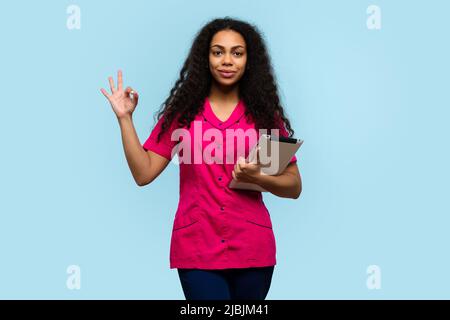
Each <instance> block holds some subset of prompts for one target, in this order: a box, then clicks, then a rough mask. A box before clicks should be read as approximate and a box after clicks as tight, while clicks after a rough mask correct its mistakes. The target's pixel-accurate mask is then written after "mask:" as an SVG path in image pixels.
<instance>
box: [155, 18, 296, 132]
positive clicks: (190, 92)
mask: <svg viewBox="0 0 450 320" xmlns="http://www.w3.org/2000/svg"><path fill="white" fill-rule="evenodd" d="M221 30H234V31H236V32H238V33H240V34H241V35H242V37H243V38H244V40H245V42H246V46H247V65H246V70H245V71H244V74H243V75H242V77H241V79H240V80H239V83H238V85H239V90H238V91H239V98H240V99H242V100H243V101H244V103H245V105H246V109H247V110H246V113H245V114H246V116H248V115H250V116H251V118H252V119H253V121H254V123H255V128H256V130H258V129H267V130H268V132H269V133H270V132H271V131H270V129H281V126H280V125H283V126H284V128H285V129H286V130H287V132H288V134H289V136H290V137H291V136H292V135H293V134H294V130H293V129H292V128H291V124H290V122H289V120H288V119H287V118H286V116H285V112H284V110H283V107H282V106H281V104H280V99H279V96H278V89H277V84H276V81H275V76H274V73H273V69H272V65H271V62H270V58H269V54H268V52H267V48H266V45H265V43H264V40H263V38H262V36H261V33H260V32H259V31H258V28H257V27H256V26H253V25H250V24H248V23H246V22H243V21H240V20H235V19H232V18H229V17H225V18H224V19H214V20H212V21H210V22H208V23H207V24H206V25H205V26H204V27H203V28H202V29H201V30H200V31H199V32H198V33H197V35H196V37H195V39H194V41H193V43H192V47H191V49H190V52H189V55H188V57H187V58H186V60H185V62H184V64H183V67H182V68H181V70H180V74H179V78H178V79H177V81H176V82H175V85H174V86H173V88H172V89H171V90H170V94H169V96H168V97H167V99H166V100H165V101H164V103H163V104H162V105H161V107H160V109H159V111H158V112H157V119H158V120H159V119H160V118H161V116H163V115H164V116H165V119H164V121H163V123H162V127H161V132H160V133H159V134H158V137H157V141H159V140H160V137H161V135H162V134H163V133H164V132H165V131H166V130H167V128H169V127H170V125H171V123H172V121H173V120H174V119H175V118H177V122H178V123H177V127H184V126H187V127H188V128H189V127H190V124H191V122H192V121H193V120H194V118H195V116H196V115H197V114H198V112H200V111H201V109H202V108H203V102H204V99H205V97H207V96H208V94H209V92H210V88H211V82H212V81H213V77H212V75H211V72H210V70H209V49H210V48H209V46H210V42H211V40H212V38H213V36H214V35H215V34H216V33H217V32H219V31H221Z"/></svg>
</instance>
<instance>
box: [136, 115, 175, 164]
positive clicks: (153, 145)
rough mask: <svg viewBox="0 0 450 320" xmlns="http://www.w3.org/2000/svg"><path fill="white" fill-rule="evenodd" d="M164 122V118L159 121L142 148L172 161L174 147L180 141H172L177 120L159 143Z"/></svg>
mask: <svg viewBox="0 0 450 320" xmlns="http://www.w3.org/2000/svg"><path fill="white" fill-rule="evenodd" d="M163 121H164V116H162V117H161V118H160V119H159V120H158V121H157V123H156V125H155V126H154V128H153V130H152V131H151V133H150V135H149V137H148V138H147V140H145V142H144V144H142V147H143V148H144V150H145V151H147V150H151V151H153V152H155V153H157V154H159V155H160V156H163V157H164V158H166V159H168V160H172V157H173V154H172V150H174V147H175V145H176V144H177V142H178V141H172V140H171V136H172V132H173V130H174V129H175V128H176V122H177V120H176V119H174V120H173V121H172V124H171V125H170V127H169V128H168V129H167V130H166V131H165V132H164V133H163V134H162V135H161V138H160V140H159V142H157V138H158V134H159V133H160V132H161V129H162V124H163Z"/></svg>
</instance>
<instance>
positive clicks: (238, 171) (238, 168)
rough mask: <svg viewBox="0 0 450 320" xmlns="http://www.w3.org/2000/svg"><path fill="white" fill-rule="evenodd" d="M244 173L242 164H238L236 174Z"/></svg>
mask: <svg viewBox="0 0 450 320" xmlns="http://www.w3.org/2000/svg"><path fill="white" fill-rule="evenodd" d="M241 172H242V167H241V164H240V163H239V162H238V163H237V164H236V173H239V174H240V173H241Z"/></svg>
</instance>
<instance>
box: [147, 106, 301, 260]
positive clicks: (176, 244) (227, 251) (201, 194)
mask: <svg viewBox="0 0 450 320" xmlns="http://www.w3.org/2000/svg"><path fill="white" fill-rule="evenodd" d="M245 111H246V107H245V104H244V102H243V100H242V99H241V100H240V101H239V103H238V104H237V105H236V106H235V108H234V110H233V112H232V114H231V115H230V117H229V118H228V119H227V120H226V121H221V120H220V119H219V118H218V117H217V116H216V115H215V114H214V112H213V111H212V108H211V105H210V103H209V100H208V98H205V100H204V103H203V107H202V108H201V109H200V111H199V112H198V114H197V115H196V116H195V118H194V120H193V122H192V123H191V125H190V128H189V129H188V128H187V127H184V128H183V130H184V135H179V134H178V136H181V138H179V139H176V138H175V139H174V138H173V137H172V133H174V130H175V129H176V128H177V124H176V119H174V121H173V122H172V124H171V126H170V128H168V130H167V131H166V132H165V133H164V134H163V135H162V136H161V140H160V141H159V142H157V140H156V138H157V135H158V133H159V132H160V131H161V125H162V122H163V119H164V115H163V116H162V117H161V118H160V119H159V120H158V122H157V123H156V125H155V126H154V128H153V130H152V131H151V133H150V136H149V137H148V138H147V140H146V141H145V142H144V144H143V145H142V146H143V148H144V149H145V150H151V151H153V152H155V153H157V154H159V155H161V156H163V157H165V158H166V159H168V160H172V158H173V157H174V156H175V155H177V156H178V159H181V158H180V155H181V156H184V157H185V158H184V159H189V160H190V161H185V162H186V163H183V161H180V160H179V161H178V162H179V169H180V189H179V191H180V194H179V202H178V208H177V211H176V213H175V217H174V221H173V229H172V237H171V243H170V268H171V269H173V268H198V269H226V268H247V267H263V266H272V265H275V264H276V244H275V237H274V232H273V229H272V222H271V219H270V214H269V212H268V210H267V208H266V206H265V204H264V202H263V198H262V194H261V192H259V191H252V190H240V189H230V188H229V187H228V184H229V183H230V181H231V180H232V179H233V177H232V174H231V173H232V171H233V168H234V165H235V163H236V161H237V158H238V152H237V149H238V148H237V146H238V145H239V144H238V143H237V141H238V139H239V136H241V137H242V136H244V131H246V130H247V129H251V130H254V132H255V134H256V139H253V141H250V140H252V139H250V138H246V139H245V150H244V151H243V152H245V154H243V155H242V154H241V156H243V157H244V158H246V157H247V156H248V153H249V151H250V150H251V148H252V147H253V146H254V145H255V144H256V142H257V139H258V136H259V134H258V131H256V130H255V124H254V121H253V120H252V119H251V116H250V115H248V118H247V116H246V115H245ZM280 123H281V122H280ZM227 129H229V130H228V132H230V131H232V132H235V134H236V136H234V137H232V138H227V135H226V132H227ZM237 129H242V130H237ZM279 129H280V131H279V134H280V135H282V136H287V135H288V133H287V131H286V129H285V128H284V126H280V128H279ZM234 130H236V131H234ZM186 132H189V135H190V137H191V138H190V139H189V138H188V137H186ZM194 135H196V136H195V137H194ZM175 136H177V135H175ZM189 140H191V141H189ZM180 141H183V143H185V146H187V145H190V146H191V149H190V150H189V148H184V149H183V150H182V151H180V150H177V149H176V148H175V146H176V145H177V144H178V142H180ZM232 141H234V143H232ZM227 144H228V145H230V146H233V148H226V146H227ZM180 145H181V143H180ZM241 145H242V143H241ZM213 149H214V150H213ZM240 149H242V148H240ZM241 151H242V150H241ZM202 153H203V154H209V155H210V157H209V158H208V157H205V158H208V159H210V158H211V156H213V157H214V159H216V160H215V161H205V160H204V159H202V157H203V155H202ZM230 153H231V156H230ZM227 157H228V158H227ZM217 159H222V161H217ZM227 159H228V160H229V159H231V160H232V161H231V163H229V161H227ZM295 161H297V158H296V157H295V155H294V156H293V157H292V159H291V160H290V162H295ZM208 162H209V163H208ZM211 162H212V163H211ZM220 162H221V163H220Z"/></svg>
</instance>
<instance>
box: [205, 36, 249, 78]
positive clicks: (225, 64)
mask: <svg viewBox="0 0 450 320" xmlns="http://www.w3.org/2000/svg"><path fill="white" fill-rule="evenodd" d="M246 64H247V47H246V44H245V40H244V38H243V37H242V35H241V34H240V33H238V32H236V31H233V30H222V31H219V32H217V33H216V34H215V35H214V36H213V38H212V40H211V44H210V48H209V70H210V71H211V74H212V76H213V78H214V79H215V80H216V81H217V82H218V83H219V84H221V85H224V86H231V85H234V84H236V83H237V82H238V81H239V79H241V78H242V76H243V75H244V71H245V66H246Z"/></svg>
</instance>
